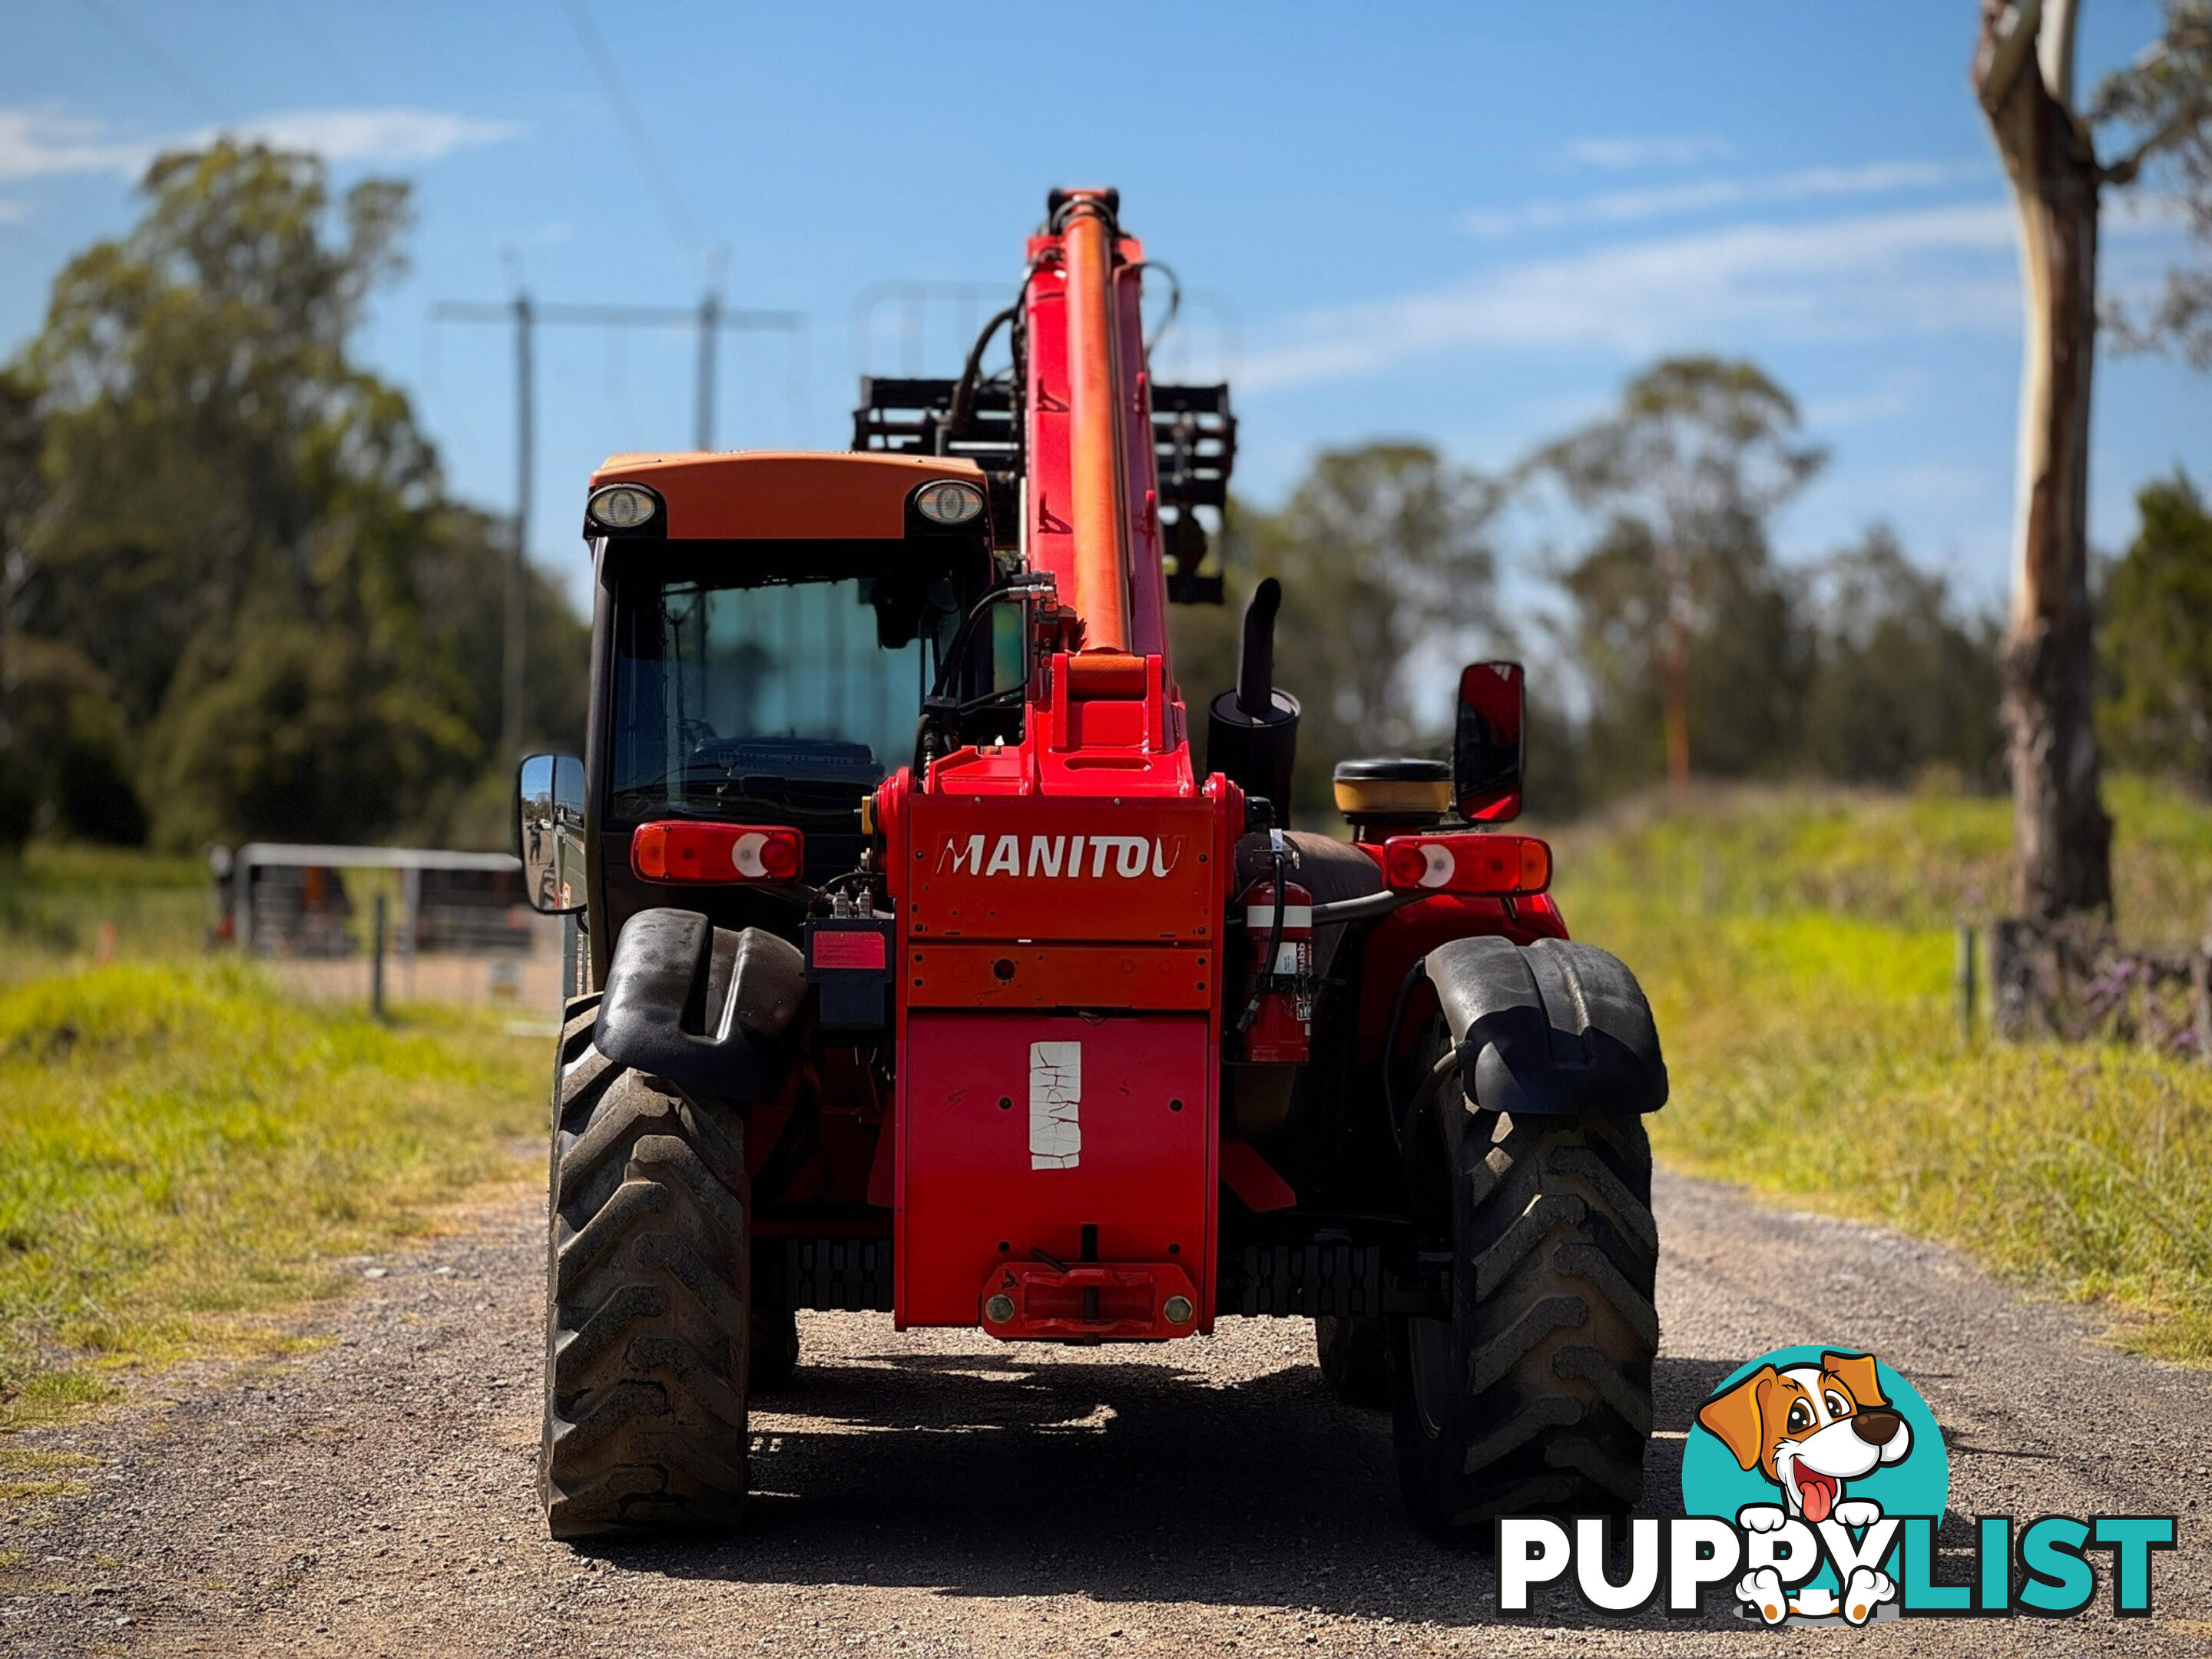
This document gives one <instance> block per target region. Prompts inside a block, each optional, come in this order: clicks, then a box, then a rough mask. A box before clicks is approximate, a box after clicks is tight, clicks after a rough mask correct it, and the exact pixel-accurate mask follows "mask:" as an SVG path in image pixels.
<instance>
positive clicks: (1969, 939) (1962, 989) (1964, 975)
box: [1956, 921, 1975, 1043]
mask: <svg viewBox="0 0 2212 1659" xmlns="http://www.w3.org/2000/svg"><path fill="white" fill-rule="evenodd" d="M1956 971H1957V982H1958V987H1959V1035H1960V1036H1961V1037H1962V1038H1964V1039H1965V1040H1966V1042H1969V1043H1971V1042H1973V1040H1974V988H1975V987H1974V925H1973V923H1972V922H1970V921H1962V922H1960V924H1959V964H1958V969H1957V970H1956Z"/></svg>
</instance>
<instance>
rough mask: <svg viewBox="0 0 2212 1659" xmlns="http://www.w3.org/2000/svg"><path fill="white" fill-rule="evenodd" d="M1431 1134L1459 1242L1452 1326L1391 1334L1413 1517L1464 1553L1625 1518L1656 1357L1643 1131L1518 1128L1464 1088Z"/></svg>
mask: <svg viewBox="0 0 2212 1659" xmlns="http://www.w3.org/2000/svg"><path fill="white" fill-rule="evenodd" d="M1437 1119H1441V1120H1443V1121H1441V1122H1436V1121H1434V1120H1437ZM1430 1120H1431V1121H1430V1123H1429V1124H1428V1125H1426V1126H1425V1133H1424V1134H1423V1139H1422V1140H1421V1141H1420V1143H1419V1148H1420V1150H1419V1154H1418V1161H1417V1164H1416V1170H1417V1171H1418V1173H1419V1176H1420V1177H1421V1191H1422V1193H1423V1195H1424V1211H1425V1217H1426V1218H1427V1219H1428V1221H1429V1224H1430V1225H1431V1229H1432V1230H1433V1232H1436V1233H1441V1232H1448V1234H1449V1243H1450V1247H1451V1254H1452V1271H1451V1293H1450V1317H1449V1318H1448V1319H1431V1318H1418V1317H1407V1318H1399V1319H1395V1320H1394V1321H1393V1322H1392V1340H1393V1345H1394V1348H1395V1360H1396V1363H1395V1365H1394V1366H1393V1368H1392V1378H1391V1387H1392V1402H1391V1403H1392V1412H1393V1423H1392V1429H1393V1436H1392V1437H1393V1439H1394V1440H1395V1443H1396V1448H1397V1455H1398V1474H1399V1481H1400V1485H1401V1487H1402V1488H1403V1490H1404V1492H1405V1498H1406V1504H1407V1508H1408V1509H1409V1510H1411V1511H1412V1512H1413V1516H1414V1518H1415V1519H1416V1520H1417V1521H1419V1522H1420V1524H1421V1525H1422V1526H1423V1527H1424V1528H1426V1529H1427V1530H1428V1531H1429V1532H1430V1534H1431V1535H1432V1536H1434V1537H1435V1538H1437V1541H1440V1542H1442V1543H1445V1544H1448V1545H1451V1546H1453V1547H1461V1548H1465V1547H1491V1546H1492V1544H1493V1543H1494V1541H1495V1535H1494V1530H1493V1525H1492V1523H1493V1522H1494V1521H1495V1519H1496V1517H1498V1516H1507V1515H1522V1514H1551V1515H1559V1516H1575V1515H1621V1514H1626V1512H1627V1511H1628V1510H1630V1509H1631V1508H1632V1507H1633V1506H1634V1504H1635V1503H1636V1501H1637V1500H1638V1498H1640V1497H1641V1496H1642V1495H1643V1490H1644V1443H1645V1441H1646V1440H1647V1439H1649V1437H1650V1433H1651V1363H1652V1359H1653V1357H1654V1355H1655V1354H1656V1352H1657V1351H1658V1347H1659V1314H1658V1310H1657V1307H1656V1304H1655V1302H1654V1300H1653V1281H1654V1278H1655V1275H1656V1270H1657V1266H1658V1259H1659V1234H1658V1228H1657V1225H1656V1223H1655V1222H1654V1220H1653V1218H1652V1214H1651V1148H1650V1142H1649V1140H1647V1139H1645V1136H1644V1124H1643V1121H1642V1119H1640V1118H1636V1117H1627V1118H1618V1119H1604V1118H1583V1119H1575V1118H1560V1117H1537V1116H1531V1117H1526V1118H1523V1119H1521V1120H1519V1121H1516V1120H1515V1119H1513V1118H1512V1117H1511V1116H1510V1115H1506V1114H1503V1113H1498V1112H1484V1111H1477V1110H1472V1109H1468V1106H1467V1103H1466V1101H1465V1097H1464V1096H1463V1095H1462V1092H1461V1091H1460V1090H1459V1088H1458V1087H1457V1085H1452V1086H1450V1087H1449V1088H1447V1089H1446V1091H1444V1093H1443V1097H1441V1098H1440V1099H1439V1101H1438V1103H1437V1110H1436V1111H1435V1112H1433V1113H1431V1115H1430ZM1447 1187H1448V1188H1449V1190H1448V1191H1446V1190H1443V1188H1447ZM1438 1242H1439V1243H1441V1242H1443V1241H1442V1239H1439V1240H1438Z"/></svg>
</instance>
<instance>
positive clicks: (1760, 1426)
mask: <svg viewBox="0 0 2212 1659" xmlns="http://www.w3.org/2000/svg"><path fill="white" fill-rule="evenodd" d="M1698 1421H1699V1424H1701V1425H1703V1426H1704V1427H1705V1428H1706V1429H1709V1430H1711V1431H1712V1433H1713V1434H1714V1435H1715V1436H1716V1437H1717V1438H1718V1439H1719V1440H1720V1443H1722V1444H1723V1445H1724V1446H1726V1447H1727V1448H1728V1449H1729V1451H1730V1452H1731V1453H1732V1454H1733V1455H1735V1461H1736V1463H1737V1465H1738V1467H1740V1468H1746V1469H1757V1470H1758V1471H1759V1473H1760V1474H1763V1475H1765V1477H1766V1478H1767V1479H1768V1480H1771V1481H1772V1482H1773V1483H1774V1484H1775V1485H1776V1486H1779V1487H1781V1488H1782V1492H1783V1498H1784V1504H1785V1505H1786V1507H1787V1508H1788V1510H1789V1512H1790V1514H1791V1515H1793V1516H1800V1517H1802V1519H1804V1520H1806V1521H1809V1522H1812V1523H1813V1524H1814V1525H1815V1526H1817V1525H1819V1524H1820V1522H1823V1521H1825V1520H1826V1519H1827V1518H1828V1516H1829V1515H1830V1514H1831V1513H1832V1511H1833V1510H1834V1509H1835V1507H1836V1504H1838V1502H1839V1501H1840V1500H1841V1499H1842V1498H1843V1495H1844V1482H1845V1481H1846V1480H1857V1479H1858V1478H1860V1477H1861V1476H1863V1475H1866V1474H1872V1473H1873V1472H1874V1471H1875V1469H1877V1468H1880V1467H1881V1466H1882V1465H1883V1464H1885V1463H1895V1462H1901V1461H1903V1459H1904V1457H1905V1453H1907V1452H1908V1451H1910V1450H1911V1449H1912V1431H1911V1429H1910V1428H1908V1427H1907V1426H1906V1425H1905V1419H1903V1418H1901V1417H1899V1415H1898V1414H1897V1413H1895V1412H1894V1411H1893V1410H1891V1409H1890V1406H1889V1401H1887V1400H1886V1399H1884V1398H1883V1397H1882V1392H1881V1383H1880V1382H1879V1381H1878V1380H1877V1379H1876V1377H1875V1362H1874V1356H1873V1355H1872V1354H1863V1353H1824V1354H1822V1355H1821V1356H1820V1364H1817V1365H1792V1366H1790V1367H1789V1368H1788V1369H1787V1370H1775V1368H1774V1367H1773V1366H1771V1365H1761V1366H1760V1367H1759V1369H1758V1370H1755V1371H1753V1373H1752V1374H1751V1375H1750V1376H1747V1377H1745V1378H1744V1379H1743V1381H1742V1382H1741V1383H1737V1384H1736V1385H1735V1387H1734V1388H1732V1389H1729V1390H1728V1392H1727V1393H1725V1394H1717V1395H1714V1396H1713V1397H1712V1398H1711V1400H1708V1401H1705V1404H1704V1405H1703V1406H1701V1407H1699V1408H1698Z"/></svg>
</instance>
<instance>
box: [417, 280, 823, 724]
mask: <svg viewBox="0 0 2212 1659" xmlns="http://www.w3.org/2000/svg"><path fill="white" fill-rule="evenodd" d="M430 314H431V316H432V317H433V318H434V319H435V320H437V321H439V322H441V323H501V324H507V325H511V326H512V327H513V330H514V535H513V545H512V546H511V547H510V548H509V549H508V552H509V555H510V556H509V559H508V562H507V593H506V603H505V607H504V611H505V616H504V619H503V627H504V631H505V634H506V638H505V640H504V641H502V644H501V653H500V664H501V682H500V684H501V690H500V702H501V706H500V719H499V732H500V748H501V750H503V751H504V754H505V758H506V759H507V762H508V763H510V764H511V763H513V762H515V761H517V760H519V759H520V757H521V755H522V744H523V740H524V736H525V733H524V731H523V720H522V711H523V708H524V693H525V692H526V690H527V689H528V680H527V678H526V669H527V665H526V661H525V658H524V652H525V645H524V635H525V632H526V622H527V617H528V600H529V593H530V578H529V571H530V492H531V489H532V466H531V463H532V457H533V455H534V453H535V451H536V447H537V436H536V428H537V393H536V391H535V381H536V372H535V362H534V356H533V352H534V341H535V333H536V330H537V328H538V325H540V324H542V323H559V324H564V325H575V326H580V327H586V328H635V327H646V328H666V327H671V326H675V327H688V328H696V329H697V330H698V331H699V357H698V364H697V368H696V375H697V381H696V386H694V388H693V398H692V437H693V442H694V447H696V448H699V449H711V448H713V447H714V368H715V358H716V357H717V356H718V355H719V352H718V349H717V348H718V347H719V345H720V339H721V334H722V331H723V330H724V329H755V330H763V331H778V332H784V333H792V332H796V331H799V330H801V329H804V328H805V325H806V319H805V314H804V313H800V312H796V311H748V310H739V309H732V308H729V307H725V306H724V305H723V304H722V296H721V295H720V293H719V292H718V291H717V290H716V289H712V288H709V289H708V290H707V292H706V295H705V296H704V297H703V298H702V299H701V301H699V304H698V307H697V308H696V310H695V309H694V308H693V307H690V306H572V305H550V306H541V305H538V304H535V303H534V302H533V301H532V300H531V298H530V295H529V294H528V293H527V292H526V291H525V290H522V289H517V290H516V291H515V295H514V298H513V300H511V301H507V303H506V304H504V305H500V304H493V303H489V302H486V301H468V300H447V301H440V302H439V304H437V305H436V306H435V307H432V309H431V313H430Z"/></svg>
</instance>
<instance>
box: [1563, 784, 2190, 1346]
mask: <svg viewBox="0 0 2212 1659" xmlns="http://www.w3.org/2000/svg"><path fill="white" fill-rule="evenodd" d="M2111 804H2112V807H2113V810H2114V816H2115V817H2116V818H2117V820H2118V836H2117V838H2116V849H2115V850H2116V876H2117V878H2118V890H2119V906H2120V915H2119V923H2120V927H2121V929H2122V932H2123V933H2124V936H2126V937H2128V938H2130V939H2157V940H2164V941H2171V940H2175V939H2190V938H2192V937H2196V936H2198V935H2199V934H2200V933H2201V931H2202V929H2203V925H2204V918H2205V914H2206V902H2207V899H2208V896H2212V811H2207V810H2206V809H2204V808H2203V807H2202V806H2199V805H2193V804H2191V803H2190V802H2188V801H2186V800H2185V799H2182V798H2180V797H2179V796H2177V795H2174V794H2172V793H2166V792H2163V791H2160V790H2157V789H2154V788H2151V787H2147V786H2143V785H2141V784H2136V783H2132V782H2123V783H2122V784H2121V785H2120V786H2118V787H2115V788H2114V789H2113V790H2112V803H2111ZM2008 836H2009V825H2008V817H2007V807H2006V804H2005V803H2002V802H1996V801H1985V800H1975V799H1958V798H1955V797H1941V796H1914V797H1882V798H1864V797H1852V796H1847V795H1840V794H1791V793H1774V792H1743V793H1736V792H1730V793H1715V794H1710V795H1705V796H1700V797H1698V798H1694V799H1692V800H1691V801H1689V802H1688V803H1686V804H1685V805H1681V806H1680V807H1676V808H1671V809H1670V808H1667V807H1665V806H1662V805H1653V804H1646V805H1644V806H1642V807H1639V808H1638V809H1636V810H1634V811H1628V812H1624V813H1622V814H1621V815H1620V816H1619V817H1616V818H1615V819H1614V820H1613V821H1611V822H1608V823H1602V824H1596V825H1590V826H1585V827H1582V828H1578V829H1575V830H1573V831H1571V832H1570V833H1567V834H1564V835H1562V836H1559V837H1558V838H1557V842H1556V845H1557V849H1558V854H1559V869H1560V872H1561V874H1560V878H1559V900H1560V903H1561V905H1562V907H1563V908H1565V912H1566V915H1567V921H1568V923H1569V925H1570V927H1571V928H1572V929H1573V931H1574V933H1575V935H1576V937H1577V938H1579V939H1587V940H1589V941H1590V942H1592V943H1594V944H1597V945H1604V946H1605V947H1606V948H1607V949H1609V950H1611V951H1614V952H1615V953H1616V954H1618V955H1620V957H1623V958H1624V959H1626V961H1627V962H1628V963H1630V965H1631V966H1632V967H1633V968H1635V969H1637V971H1638V975H1640V976H1641V977H1642V979H1643V981H1644V985H1645V987H1647V989H1648V990H1649V991H1650V994H1651V997H1652V1000H1653V1003H1654V1005H1655V1006H1656V1010H1657V1012H1658V1015H1659V1020H1660V1031H1661V1036H1662V1042H1663V1043H1664V1045H1665V1047H1666V1050H1667V1055H1668V1067H1669V1070H1670V1072H1671V1073H1672V1075H1673V1079H1674V1098H1673V1100H1672V1102H1671V1103H1669V1105H1668V1107H1667V1109H1665V1110H1664V1111H1663V1112H1662V1113H1661V1114H1660V1115H1658V1117H1656V1119H1654V1120H1653V1123H1652V1136H1653V1144H1654V1146H1655V1147H1656V1150H1657V1152H1658V1154H1659V1156H1660V1158H1662V1160H1663V1161H1665V1162H1667V1163H1668V1164H1673V1165H1674V1166H1675V1167H1678V1168H1682V1169H1686V1170H1694V1171H1696V1172H1699V1173H1701V1174H1706V1175H1712V1176H1723V1177H1725V1178H1727V1179H1729V1180H1733V1181H1741V1182H1747V1183H1748V1184H1750V1185H1753V1186H1754V1187H1758V1188H1764V1189H1765V1190H1767V1191H1770V1192H1774V1193H1779V1194H1786V1195H1788V1196H1790V1197H1791V1198H1792V1199H1796V1200H1802V1201H1805V1202H1808V1203H1810V1204H1812V1205H1814V1206H1820V1207H1823V1208H1826V1209H1831V1210H1833V1211H1836V1212H1842V1213H1847V1214H1850V1215H1856V1216H1859V1217H1863V1218H1868V1219H1872V1220H1878V1221H1882V1222H1886V1223H1888V1224H1890V1225H1894V1226H1897V1227H1899V1228H1901V1229H1903V1230H1905V1231H1910V1232H1915V1233H1919V1234H1922V1235H1924V1236H1927V1237H1935V1238H1939V1239H1942V1240H1945V1241H1947V1242H1948V1243H1953V1244H1955V1245H1958V1246H1960V1247H1961V1248H1962V1249H1966V1250H1967V1251H1969V1252H1971V1253H1972V1255H1975V1256H1976V1257H1978V1259H1979V1260H1980V1261H1983V1262H1984V1264H1985V1265H1987V1266H1989V1267H1991V1268H1993V1269H1994V1270H1996V1271H1997V1272H1998V1273H2002V1274H2003V1275H2005V1276H2007V1277H2008V1278H2010V1279H2014V1280H2015V1281H2016V1282H2019V1283H2022V1284H2025V1285H2032V1286H2033V1287H2035V1288H2038V1289H2041V1290H2044V1291H2050V1292H2053V1293H2056V1294H2058V1295H2061V1296H2068V1297H2079V1298H2084V1299H2088V1298H2102V1299H2106V1301H2108V1302H2109V1304H2110V1305H2111V1309H2112V1313H2113V1314H2114V1316H2115V1318H2116V1323H2117V1325H2118V1334H2119V1335H2120V1336H2121V1338H2122V1340H2124V1341H2127V1342H2128V1343H2130V1345H2132V1346H2140V1347H2142V1348H2144V1349H2147V1350H2148V1351H2150V1352H2156V1353H2159V1354H2161V1355H2165V1356H2167V1357H2170V1358H2185V1359H2191V1360H2197V1361H2203V1360H2208V1359H2212V1066H2208V1065H2205V1064H2203V1063H2201V1062H2198V1061H2195V1060H2175V1059H2167V1058H2162V1057H2160V1056H2156V1055H2153V1054H2147V1053H2143V1052H2140V1051H2136V1050H2132V1049H2125V1048H2105V1047H2095V1046H2085V1047H2073V1048H2061V1047H2057V1046H2055V1045H2028V1046H2021V1047H2015V1046H2011V1045H2007V1044H2000V1043H1995V1042H1986V1041H1982V1040H1976V1041H1973V1042H1968V1041H1967V1040H1966V1037H1965V1036H1964V1035H1963V1033H1962V1032H1961V1030H1960V1025H1959V1022H1958V1018H1957V1013H1956V1004H1955V1000H1954V989H1953V974H1954V963H1955V960H1956V937H1955V928H1956V925H1957V923H1958V921H1960V920H1983V919H1986V918H1988V917H1990V916H1992V915H1997V914H1999V913H2000V912H2001V910H2002V899H2003V894H2004V884H2005V877H2006V871H2007V867H2008V866H2007V857H2008V853H2007V848H2008ZM1984 1015H1986V1005H1984Z"/></svg>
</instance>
